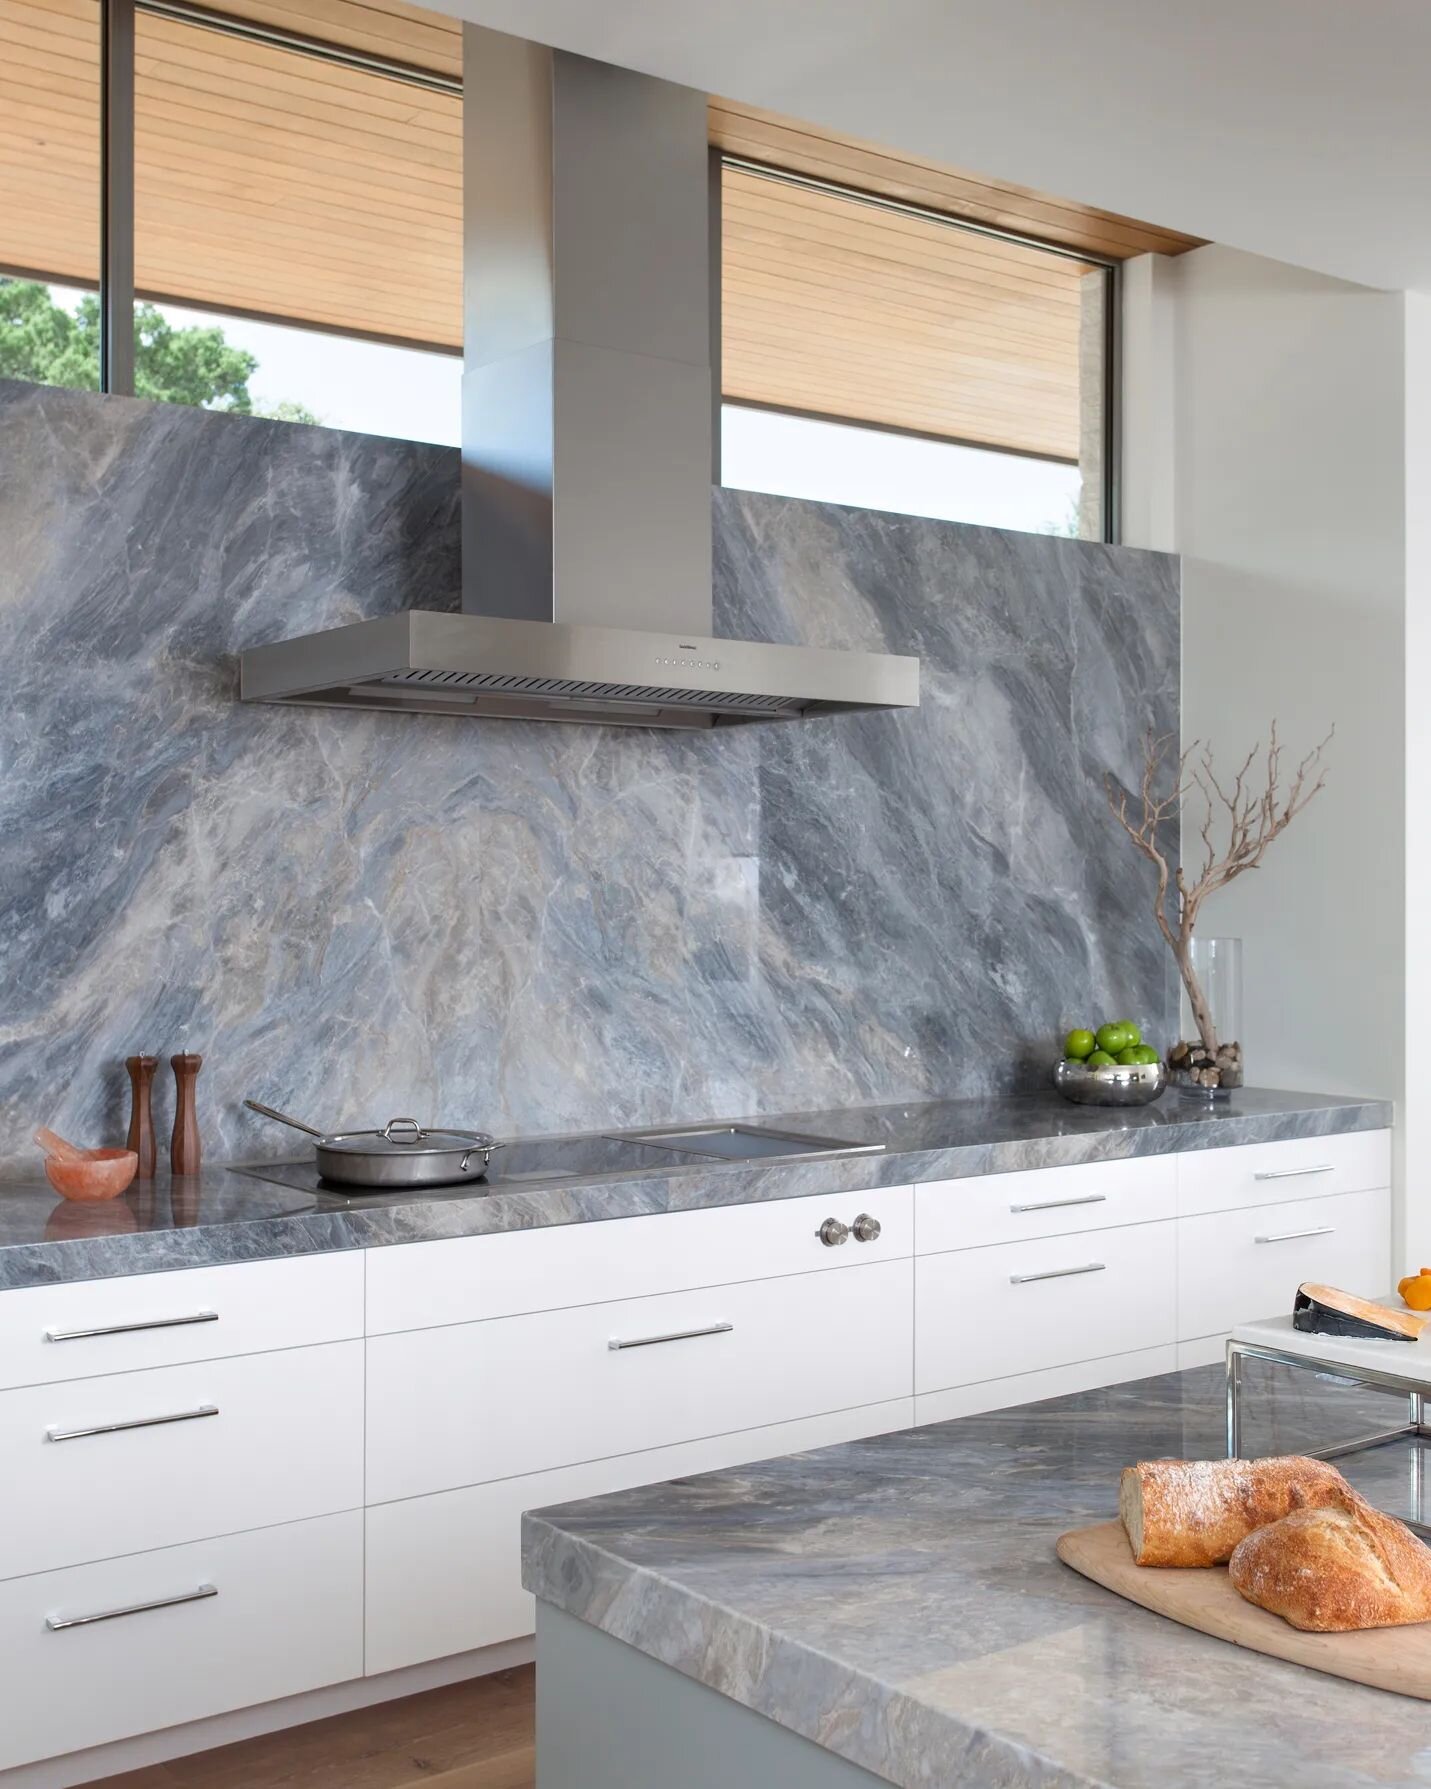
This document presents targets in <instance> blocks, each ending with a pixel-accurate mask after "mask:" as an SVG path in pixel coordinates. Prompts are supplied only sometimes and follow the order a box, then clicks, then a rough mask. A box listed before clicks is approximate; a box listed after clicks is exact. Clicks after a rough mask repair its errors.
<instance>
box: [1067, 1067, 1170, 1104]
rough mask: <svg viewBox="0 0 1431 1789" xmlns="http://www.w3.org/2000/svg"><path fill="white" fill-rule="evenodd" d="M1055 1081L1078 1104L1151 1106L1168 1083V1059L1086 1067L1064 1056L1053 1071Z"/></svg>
mask: <svg viewBox="0 0 1431 1789" xmlns="http://www.w3.org/2000/svg"><path fill="white" fill-rule="evenodd" d="M1053 1084H1054V1086H1055V1087H1056V1088H1057V1089H1058V1091H1059V1092H1060V1093H1061V1094H1062V1095H1063V1097H1064V1098H1065V1099H1066V1100H1072V1101H1073V1103H1074V1105H1076V1106H1150V1105H1152V1103H1153V1101H1154V1100H1155V1099H1158V1098H1160V1097H1161V1095H1162V1093H1163V1091H1164V1089H1165V1088H1166V1087H1167V1085H1168V1066H1167V1064H1166V1063H1165V1062H1140V1063H1137V1064H1136V1065H1134V1066H1133V1067H1131V1068H1124V1067H1123V1066H1122V1064H1121V1063H1114V1064H1113V1065H1111V1066H1110V1067H1108V1068H1085V1067H1084V1065H1083V1064H1082V1063H1081V1062H1074V1061H1071V1060H1070V1059H1068V1058H1065V1059H1064V1060H1063V1061H1062V1062H1060V1063H1059V1064H1058V1065H1057V1067H1055V1069H1054V1071H1053Z"/></svg>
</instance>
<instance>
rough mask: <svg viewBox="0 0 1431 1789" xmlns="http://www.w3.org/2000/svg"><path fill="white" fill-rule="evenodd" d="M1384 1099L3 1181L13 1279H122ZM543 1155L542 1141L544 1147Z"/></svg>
mask: <svg viewBox="0 0 1431 1789" xmlns="http://www.w3.org/2000/svg"><path fill="white" fill-rule="evenodd" d="M1391 1121H1392V1112H1391V1107H1390V1105H1389V1104H1387V1103H1386V1102H1385V1101H1381V1100H1349V1099H1338V1098H1335V1097H1333V1096H1331V1095H1323V1094H1297V1093H1274V1092H1267V1091H1262V1090H1258V1089H1253V1088H1248V1089H1245V1090H1244V1091H1242V1092H1240V1093H1238V1094H1236V1095H1235V1096H1233V1097H1232V1098H1231V1099H1229V1100H1228V1101H1226V1102H1225V1103H1218V1104H1216V1105H1213V1106H1208V1105H1205V1104H1202V1103H1197V1102H1192V1101H1189V1100H1186V1099H1182V1098H1179V1097H1177V1096H1175V1095H1173V1094H1168V1095H1165V1096H1164V1098H1163V1099H1162V1100H1161V1101H1159V1102H1158V1103H1157V1104H1156V1105H1153V1106H1145V1107H1141V1108H1139V1109H1137V1110H1134V1111H1126V1112H1124V1111H1108V1110H1103V1109H1099V1108H1096V1107H1092V1106H1072V1105H1069V1104H1067V1103H1066V1102H1064V1101H1063V1100H1061V1099H1059V1098H1058V1097H1057V1096H1056V1095H1053V1094H1043V1095H1032V1096H1028V1097H1024V1098H1016V1099H994V1100H945V1101H941V1102H938V1103H933V1104H925V1105H908V1106H876V1107H863V1108H861V1107H851V1108H847V1109H843V1110H841V1109H836V1110H834V1111H822V1112H799V1113H780V1114H774V1115H766V1117H765V1118H764V1119H763V1120H762V1122H765V1123H770V1124H774V1125H776V1126H777V1127H780V1128H784V1129H791V1130H801V1131H808V1132H815V1133H817V1134H819V1135H822V1136H830V1137H837V1138H840V1139H842V1140H845V1141H848V1142H852V1143H860V1142H880V1143H883V1144H884V1145H885V1149H884V1151H883V1152H882V1153H881V1154H878V1155H864V1156H853V1157H846V1158H844V1159H837V1160H831V1159H825V1160H819V1161H806V1162H802V1161H771V1160H766V1161H763V1162H760V1163H753V1164H741V1163H721V1162H710V1163H706V1162H700V1163H697V1162H690V1163H686V1164H683V1165H681V1166H672V1167H664V1166H660V1167H658V1166H653V1167H651V1168H649V1169H644V1170H635V1171H628V1172H625V1173H621V1174H609V1175H602V1176H592V1177H590V1178H582V1179H571V1178H561V1179H553V1180H552V1181H551V1182H549V1183H546V1184H543V1183H542V1182H541V1181H539V1180H537V1181H532V1182H530V1183H528V1184H525V1185H523V1186H522V1187H521V1188H520V1189H514V1188H511V1187H510V1186H508V1187H506V1188H503V1187H502V1185H501V1183H497V1185H496V1186H495V1187H494V1189H493V1190H490V1191H488V1190H483V1189H481V1188H477V1187H470V1186H463V1187H455V1188H452V1189H450V1190H441V1191H435V1192H428V1193H405V1194H399V1195H385V1196H381V1197H369V1196H364V1197H347V1196H344V1195H343V1194H341V1193H337V1192H314V1191H313V1190H312V1188H313V1180H314V1177H313V1173H312V1169H311V1167H310V1166H309V1165H307V1164H303V1165H300V1166H297V1167H293V1166H285V1165H283V1164H274V1163H263V1164H258V1165H257V1167H256V1168H254V1169H250V1170H249V1171H244V1170H242V1169H239V1168H231V1167H215V1168H206V1169H205V1170H204V1172H203V1173H202V1174H200V1175H196V1176H191V1177H185V1178H182V1179H170V1178H169V1177H168V1176H164V1177H161V1178H160V1179H159V1180H157V1181H155V1182H154V1183H153V1184H152V1185H150V1186H148V1187H140V1188H138V1189H137V1190H132V1191H130V1192H129V1193H126V1194H125V1195H123V1197H121V1198H119V1199H116V1200H113V1201H111V1202H110V1203H108V1204H105V1205H72V1204H69V1203H67V1202H66V1201H64V1200H60V1199H56V1197H55V1194H54V1192H53V1191H52V1189H51V1188H50V1187H49V1185H48V1184H47V1183H46V1182H44V1181H43V1180H39V1181H32V1182H30V1183H15V1184H10V1185H0V1289H3V1288H4V1287H7V1286H9V1287H15V1286H33V1285H45V1284H50V1283H53V1282H55V1281H59V1280H88V1279H105V1278H110V1277H112V1276H115V1275H120V1274H134V1273H153V1272H161V1271H164V1270H166V1269H172V1268H181V1267H199V1266H206V1265H210V1264H214V1263H222V1262H230V1261H261V1260H267V1259H271V1258H273V1257H276V1256H281V1255H308V1254H316V1253H321V1252H323V1251H325V1250H332V1249H348V1248H375V1247H381V1246H383V1245H385V1244H389V1243H403V1242H429V1241H435V1240H437V1239H439V1238H442V1237H450V1236H478V1235H484V1234H488V1233H491V1232H495V1231H502V1230H528V1229H538V1228H541V1227H543V1226H545V1225H551V1224H579V1223H589V1222H593V1221H601V1220H605V1219H610V1218H624V1217H640V1216H644V1215H647V1214H650V1213H653V1212H662V1211H692V1210H696V1209H698V1208H700V1207H705V1206H719V1205H745V1204H752V1203H758V1202H760V1201H763V1200H770V1199H798V1198H806V1197H812V1196H814V1195H817V1194H820V1193H831V1192H841V1191H851V1192H853V1191H862V1190H863V1189H865V1188H868V1187H877V1186H893V1185H899V1184H901V1183H904V1182H908V1181H916V1180H917V1181H934V1180H948V1181H950V1182H953V1183H956V1184H953V1185H951V1187H950V1188H949V1195H948V1196H949V1197H951V1198H957V1197H958V1186H957V1182H958V1181H960V1180H963V1179H966V1178H968V1177H970V1176H973V1175H980V1174H1000V1173H1008V1172H1011V1171H1013V1170H1015V1169H1019V1168H1040V1167H1057V1166H1064V1165H1067V1164H1070V1163H1075V1162H1091V1161H1112V1160H1118V1159H1121V1158H1123V1157H1127V1156H1140V1155H1166V1154H1170V1153H1173V1152H1176V1151H1179V1150H1187V1149H1215V1148H1225V1147H1229V1146H1231V1145H1234V1144H1238V1143H1254V1142H1268V1141H1276V1140H1281V1139H1285V1138H1289V1137H1311V1136H1328V1135H1332V1134H1334V1133H1337V1132H1342V1131H1356V1130H1380V1129H1384V1128H1385V1127H1387V1126H1388V1125H1390V1123H1391ZM537 1153H538V1155H539V1154H540V1152H539V1151H538V1152H537Z"/></svg>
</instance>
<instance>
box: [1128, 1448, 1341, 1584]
mask: <svg viewBox="0 0 1431 1789" xmlns="http://www.w3.org/2000/svg"><path fill="white" fill-rule="evenodd" d="M1355 1496H1356V1493H1355V1492H1354V1491H1353V1490H1352V1488H1351V1486H1350V1485H1349V1484H1348V1483H1347V1481H1346V1480H1345V1479H1344V1478H1343V1477H1342V1475H1341V1473H1340V1472H1338V1471H1337V1469H1336V1467H1335V1466H1329V1465H1328V1464H1327V1463H1326V1461H1325V1460H1309V1459H1305V1458H1303V1457H1302V1456H1300V1455H1296V1454H1292V1455H1288V1456H1286V1457H1285V1458H1282V1459H1275V1460H1142V1461H1140V1462H1139V1463H1138V1465H1136V1466H1129V1467H1128V1468H1126V1470H1125V1471H1124V1473H1123V1477H1122V1480H1121V1482H1120V1484H1119V1486H1118V1515H1119V1517H1120V1519H1121V1521H1122V1523H1123V1527H1124V1529H1125V1530H1126V1532H1127V1535H1128V1544H1129V1546H1130V1547H1131V1548H1132V1549H1133V1560H1134V1563H1135V1564H1137V1565H1174V1566H1190V1565H1191V1566H1200V1565H1222V1564H1223V1563H1224V1562H1225V1561H1226V1560H1228V1559H1230V1558H1231V1557H1232V1551H1233V1548H1234V1547H1236V1546H1237V1545H1238V1543H1239V1542H1240V1541H1242V1540H1244V1539H1246V1537H1247V1536H1248V1535H1249V1534H1251V1533H1252V1532H1253V1531H1254V1530H1255V1529H1258V1528H1265V1527H1266V1526H1267V1524H1268V1523H1269V1522H1276V1521H1278V1520H1279V1519H1280V1518H1281V1517H1283V1516H1285V1515H1288V1514H1290V1513H1291V1511H1293V1510H1299V1509H1308V1508H1317V1507H1320V1506H1322V1505H1331V1506H1333V1507H1337V1506H1340V1505H1343V1504H1345V1503H1347V1502H1349V1501H1350V1500H1351V1499H1352V1498H1354V1497H1355Z"/></svg>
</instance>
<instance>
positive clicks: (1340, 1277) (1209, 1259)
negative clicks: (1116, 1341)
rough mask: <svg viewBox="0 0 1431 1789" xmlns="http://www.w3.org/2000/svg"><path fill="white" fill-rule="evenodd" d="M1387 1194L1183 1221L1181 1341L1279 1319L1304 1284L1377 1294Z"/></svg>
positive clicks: (1387, 1245) (1387, 1235) (1384, 1281)
mask: <svg viewBox="0 0 1431 1789" xmlns="http://www.w3.org/2000/svg"><path fill="white" fill-rule="evenodd" d="M1390 1200H1391V1195H1390V1194H1389V1193H1388V1192H1386V1191H1380V1192H1365V1193H1343V1194H1341V1195H1339V1196H1338V1197H1335V1198H1330V1199H1301V1200H1295V1201H1278V1202H1277V1203H1275V1204H1271V1205H1254V1206H1249V1207H1248V1208H1247V1209H1245V1210H1240V1211H1217V1212H1211V1213H1209V1214H1208V1215H1207V1216H1205V1217H1192V1218H1183V1219H1182V1220H1181V1223H1180V1226H1179V1231H1178V1339H1179V1341H1190V1340H1192V1339H1193V1338H1194V1337H1198V1336H1211V1335H1219V1334H1225V1333H1226V1332H1227V1331H1229V1330H1231V1329H1233V1328H1235V1326H1236V1325H1237V1324H1239V1323H1252V1322H1256V1321H1257V1320H1258V1319H1259V1318H1262V1317H1280V1316H1285V1315H1287V1313H1288V1312H1289V1311H1290V1310H1291V1309H1292V1298H1293V1295H1294V1294H1295V1292H1296V1290H1297V1287H1298V1286H1299V1285H1300V1284H1301V1282H1302V1281H1303V1280H1320V1281H1322V1282H1323V1283H1325V1284H1330V1285H1333V1286H1342V1287H1344V1288H1345V1289H1346V1290H1347V1291H1348V1292H1355V1293H1358V1294H1360V1295H1361V1296H1362V1297H1364V1298H1383V1297H1385V1295H1386V1290H1387V1287H1388V1285H1389V1284H1390V1280H1391V1215H1390Z"/></svg>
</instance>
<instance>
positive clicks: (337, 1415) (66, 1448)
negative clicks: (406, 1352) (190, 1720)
mask: <svg viewBox="0 0 1431 1789" xmlns="http://www.w3.org/2000/svg"><path fill="white" fill-rule="evenodd" d="M210 1410H212V1411H217V1414H216V1415H212V1416H208V1415H196V1414H193V1413H195V1412H199V1411H210ZM165 1418H178V1419H179V1420H177V1421H165V1420H163V1419H165ZM112 1423H118V1424H142V1425H143V1426H142V1427H122V1428H119V1429H118V1430H116V1431H114V1432H112V1433H99V1434H86V1433H84V1432H83V1431H85V1430H92V1429H100V1430H102V1429H104V1427H105V1425H107V1424H112ZM52 1436H54V1437H66V1436H68V1437H70V1438H69V1439H58V1438H57V1439H50V1437H52ZM0 1459H3V1460H4V1462H5V1470H4V1479H3V1483H0V1508H3V1511H4V1519H3V1521H0V1578H8V1577H14V1576H17V1575H18V1574H20V1573H23V1572H38V1571H48V1570H50V1569H51V1568H52V1567H55V1566H65V1565H75V1564H78V1563H79V1562H80V1561H82V1560H91V1559H107V1558H110V1557H111V1556H113V1555H115V1554H121V1553H134V1552H138V1551H140V1550H141V1549H143V1548H146V1547H165V1546H170V1545H173V1544H177V1543H178V1542H181V1541H189V1540H196V1539H198V1538H200V1537H201V1536H204V1535H217V1534H226V1533H232V1532H234V1531H235V1530H237V1529H240V1528H260V1527H263V1526H265V1525H266V1524H268V1523H274V1522H289V1521H296V1520H298V1519H300V1518H302V1517H306V1516H316V1515H325V1514H328V1513H330V1512H332V1511H336V1510H343V1509H352V1508H355V1507H358V1506H360V1505H361V1504H362V1501H363V1344H362V1342H331V1343H328V1344H326V1345H325V1346H323V1347H319V1348H297V1349H293V1350H290V1351H286V1352H284V1353H280V1354H258V1355H249V1356H239V1357H238V1358H236V1359H233V1360H217V1361H204V1362H197V1363H194V1364H192V1365H188V1366H181V1367H156V1368H154V1369H152V1370H151V1371H149V1372H144V1373H117V1374H112V1375H108V1376H106V1377H105V1378H102V1379H78V1380H66V1381H62V1382H60V1383H58V1384H54V1385H42V1386H27V1387H25V1388H24V1389H22V1390H20V1391H8V1392H4V1393H0Z"/></svg>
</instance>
